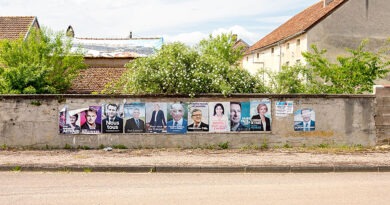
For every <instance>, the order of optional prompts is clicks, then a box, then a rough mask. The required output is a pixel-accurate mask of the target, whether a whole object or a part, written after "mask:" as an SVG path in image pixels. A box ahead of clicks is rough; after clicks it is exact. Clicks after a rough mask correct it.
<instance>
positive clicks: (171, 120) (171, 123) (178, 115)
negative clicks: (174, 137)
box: [167, 102, 188, 134]
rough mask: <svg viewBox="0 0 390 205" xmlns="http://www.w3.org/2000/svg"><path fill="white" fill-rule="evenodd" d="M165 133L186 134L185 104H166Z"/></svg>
mask: <svg viewBox="0 0 390 205" xmlns="http://www.w3.org/2000/svg"><path fill="white" fill-rule="evenodd" d="M167 115H168V116H167V120H168V121H167V133H173V134H183V133H186V132H187V126H188V121H187V116H188V115H187V104H186V103H181V102H173V103H168V107H167Z"/></svg>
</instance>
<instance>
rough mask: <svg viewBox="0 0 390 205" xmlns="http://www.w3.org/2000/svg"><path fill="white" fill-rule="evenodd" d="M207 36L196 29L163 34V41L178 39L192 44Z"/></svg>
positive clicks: (169, 41)
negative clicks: (188, 31) (194, 30)
mask: <svg viewBox="0 0 390 205" xmlns="http://www.w3.org/2000/svg"><path fill="white" fill-rule="evenodd" d="M207 36H208V34H205V33H202V32H199V31H196V32H190V33H180V34H177V35H164V41H165V43H172V42H175V41H180V42H183V43H185V44H187V45H190V46H193V45H195V44H197V43H199V41H200V40H202V39H204V38H207Z"/></svg>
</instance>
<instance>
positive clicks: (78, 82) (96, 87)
mask: <svg viewBox="0 0 390 205" xmlns="http://www.w3.org/2000/svg"><path fill="white" fill-rule="evenodd" d="M125 71H126V68H88V69H86V70H82V71H81V72H80V74H79V75H78V77H77V78H76V79H75V80H73V83H72V86H71V88H70V89H69V90H68V93H79V94H90V93H92V92H100V91H102V90H103V89H104V88H105V87H104V86H105V85H106V84H107V83H109V82H111V81H113V80H118V79H119V78H120V77H121V76H122V74H123V73H124V72H125Z"/></svg>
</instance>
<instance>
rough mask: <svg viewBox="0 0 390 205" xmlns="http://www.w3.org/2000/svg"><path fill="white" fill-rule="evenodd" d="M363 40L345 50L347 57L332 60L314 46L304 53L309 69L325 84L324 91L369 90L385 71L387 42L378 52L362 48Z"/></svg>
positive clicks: (370, 90) (359, 91)
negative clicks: (358, 44)
mask: <svg viewBox="0 0 390 205" xmlns="http://www.w3.org/2000/svg"><path fill="white" fill-rule="evenodd" d="M367 42H368V41H367V40H364V41H362V43H361V44H360V46H359V47H358V48H357V49H356V50H353V49H347V51H348V52H349V55H348V56H339V57H338V58H337V62H336V63H331V62H330V61H329V60H328V59H326V58H325V57H324V54H325V53H326V50H319V49H318V48H317V47H316V46H315V45H313V46H312V49H313V51H312V52H304V53H302V55H303V56H304V57H305V59H306V61H307V63H308V64H309V66H310V68H312V69H313V72H314V73H315V74H316V75H317V76H319V77H320V78H321V79H322V80H323V81H324V82H325V84H323V90H324V92H326V93H337V94H344V93H345V94H361V93H364V92H372V89H373V85H374V84H375V83H374V80H376V79H378V78H383V77H385V76H386V74H387V73H388V72H389V66H390V61H389V60H388V58H387V57H388V54H387V52H388V49H387V47H386V46H387V44H386V45H385V46H383V48H382V49H380V51H379V52H369V51H367V50H365V46H366V44H367Z"/></svg>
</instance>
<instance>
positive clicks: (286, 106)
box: [275, 101, 294, 117]
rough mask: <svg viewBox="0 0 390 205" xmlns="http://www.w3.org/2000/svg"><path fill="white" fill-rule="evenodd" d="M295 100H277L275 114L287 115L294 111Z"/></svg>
mask: <svg viewBox="0 0 390 205" xmlns="http://www.w3.org/2000/svg"><path fill="white" fill-rule="evenodd" d="M293 104H294V103H293V101H284V102H282V101H277V102H276V103H275V107H276V108H275V116H276V117H287V116H288V115H289V114H292V113H293V110H294V107H293Z"/></svg>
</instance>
